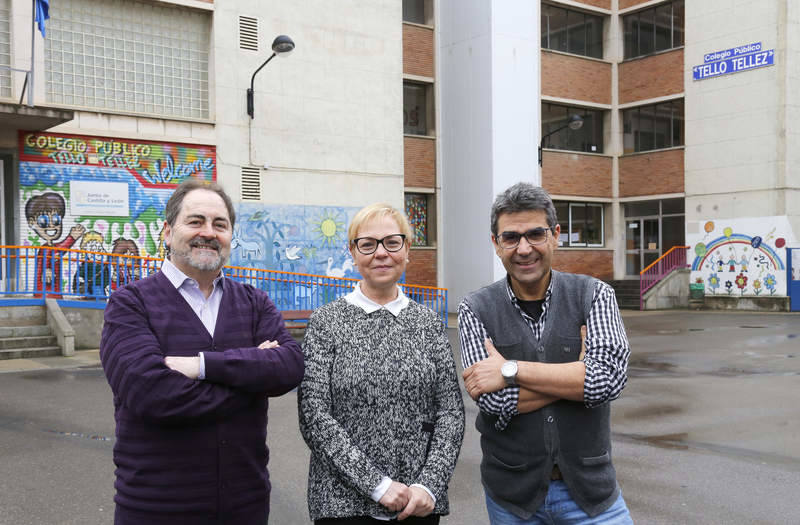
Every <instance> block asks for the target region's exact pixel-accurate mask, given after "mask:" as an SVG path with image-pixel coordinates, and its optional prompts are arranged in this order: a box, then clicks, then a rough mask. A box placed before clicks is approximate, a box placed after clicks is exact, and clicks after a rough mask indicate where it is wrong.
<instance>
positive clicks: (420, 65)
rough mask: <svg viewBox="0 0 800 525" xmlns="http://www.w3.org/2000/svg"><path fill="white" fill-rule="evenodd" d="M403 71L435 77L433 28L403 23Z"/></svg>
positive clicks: (409, 73)
mask: <svg viewBox="0 0 800 525" xmlns="http://www.w3.org/2000/svg"><path fill="white" fill-rule="evenodd" d="M403 73H405V74H407V75H417V76H421V77H431V78H432V77H433V76H434V67H433V29H431V28H428V27H420V26H415V25H411V24H403Z"/></svg>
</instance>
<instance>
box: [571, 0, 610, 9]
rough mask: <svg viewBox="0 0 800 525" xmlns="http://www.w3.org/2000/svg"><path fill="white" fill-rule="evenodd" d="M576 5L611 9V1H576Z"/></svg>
mask: <svg viewBox="0 0 800 525" xmlns="http://www.w3.org/2000/svg"><path fill="white" fill-rule="evenodd" d="M576 3H579V4H585V5H588V6H592V7H599V8H600V9H611V0H576Z"/></svg>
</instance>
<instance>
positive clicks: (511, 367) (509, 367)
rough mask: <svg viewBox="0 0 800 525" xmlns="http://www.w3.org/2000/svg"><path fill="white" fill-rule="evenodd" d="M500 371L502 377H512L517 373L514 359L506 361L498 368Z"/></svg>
mask: <svg viewBox="0 0 800 525" xmlns="http://www.w3.org/2000/svg"><path fill="white" fill-rule="evenodd" d="M500 373H501V374H503V377H514V376H515V375H517V363H515V362H514V361H506V362H505V363H503V366H502V367H501V368H500Z"/></svg>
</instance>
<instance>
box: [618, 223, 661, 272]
mask: <svg viewBox="0 0 800 525" xmlns="http://www.w3.org/2000/svg"><path fill="white" fill-rule="evenodd" d="M660 255H661V241H660V235H659V228H658V217H647V218H629V219H626V220H625V268H626V271H625V273H626V275H627V276H628V277H639V272H641V271H642V270H643V269H644V268H647V266H649V265H650V264H652V263H653V262H654V261H655V260H656V259H658V257H659V256H660Z"/></svg>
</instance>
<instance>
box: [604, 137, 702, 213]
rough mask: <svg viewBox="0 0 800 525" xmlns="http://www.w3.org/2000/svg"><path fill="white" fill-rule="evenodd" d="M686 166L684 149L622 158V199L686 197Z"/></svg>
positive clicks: (620, 176)
mask: <svg viewBox="0 0 800 525" xmlns="http://www.w3.org/2000/svg"><path fill="white" fill-rule="evenodd" d="M683 162H684V151H683V148H676V149H669V150H660V151H653V152H649V153H647V152H646V153H636V154H633V155H627V156H624V157H620V159H619V196H620V197H633V196H637V195H658V194H665V193H683V189H684V177H683ZM687 210H688V206H687Z"/></svg>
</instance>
